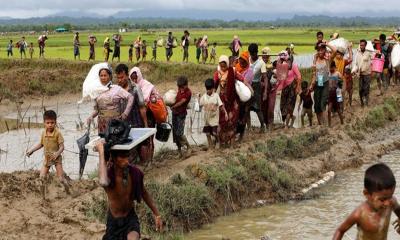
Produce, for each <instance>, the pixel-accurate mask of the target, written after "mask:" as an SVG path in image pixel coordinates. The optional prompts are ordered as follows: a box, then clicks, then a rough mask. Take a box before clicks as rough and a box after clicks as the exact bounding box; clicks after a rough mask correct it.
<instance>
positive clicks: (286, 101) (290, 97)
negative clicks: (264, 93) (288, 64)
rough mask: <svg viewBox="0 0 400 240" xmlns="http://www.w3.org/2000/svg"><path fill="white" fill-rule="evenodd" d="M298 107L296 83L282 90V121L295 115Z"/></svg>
mask: <svg viewBox="0 0 400 240" xmlns="http://www.w3.org/2000/svg"><path fill="white" fill-rule="evenodd" d="M295 106H296V81H294V80H293V82H292V83H291V84H290V85H289V86H287V87H286V88H284V89H283V90H282V95H281V114H282V120H283V121H285V120H286V117H287V115H293V111H294V108H295Z"/></svg>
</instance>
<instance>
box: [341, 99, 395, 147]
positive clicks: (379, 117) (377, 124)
mask: <svg viewBox="0 0 400 240" xmlns="http://www.w3.org/2000/svg"><path fill="white" fill-rule="evenodd" d="M399 113H400V98H399V97H398V96H396V97H389V98H386V99H385V100H384V103H383V105H379V106H376V107H374V108H372V109H371V110H369V112H368V114H367V116H366V117H365V118H364V119H357V121H356V123H355V124H353V125H351V126H349V127H347V128H346V132H347V134H349V136H350V137H351V138H352V139H354V140H363V139H364V134H363V133H365V132H371V131H373V130H376V129H378V128H382V127H384V126H385V125H386V124H387V123H388V122H391V121H395V120H396V119H397V116H398V115H399Z"/></svg>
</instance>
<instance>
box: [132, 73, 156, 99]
mask: <svg viewBox="0 0 400 240" xmlns="http://www.w3.org/2000/svg"><path fill="white" fill-rule="evenodd" d="M134 72H136V75H137V81H136V85H137V86H138V87H139V88H140V90H142V93H143V98H144V101H145V102H148V101H150V96H151V94H152V93H153V92H156V90H155V87H154V85H153V84H152V83H150V82H149V81H147V80H146V79H143V75H142V73H141V71H140V69H139V68H138V67H134V68H132V69H131V70H130V71H129V79H130V80H131V81H133V80H132V78H131V75H132V73H134Z"/></svg>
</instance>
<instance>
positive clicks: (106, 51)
mask: <svg viewBox="0 0 400 240" xmlns="http://www.w3.org/2000/svg"><path fill="white" fill-rule="evenodd" d="M103 48H104V61H106V62H108V59H109V58H110V52H111V49H110V38H109V37H106V39H105V40H104V43H103Z"/></svg>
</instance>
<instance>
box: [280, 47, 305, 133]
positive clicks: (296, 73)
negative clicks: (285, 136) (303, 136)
mask: <svg viewBox="0 0 400 240" xmlns="http://www.w3.org/2000/svg"><path fill="white" fill-rule="evenodd" d="M284 63H286V64H288V65H289V66H290V65H291V68H289V67H288V72H287V75H286V78H285V79H284V80H283V81H280V82H279V87H278V90H282V93H281V114H282V120H283V122H284V123H285V127H286V128H288V127H289V126H290V127H293V124H294V120H295V116H294V115H293V112H294V107H295V106H296V98H297V94H298V93H300V84H301V73H300V70H299V67H298V66H297V64H295V63H290V60H289V54H288V53H287V52H286V51H282V52H281V53H280V54H279V58H278V62H277V65H278V64H284ZM278 70H279V68H278ZM278 70H277V71H278ZM278 74H279V73H278Z"/></svg>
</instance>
